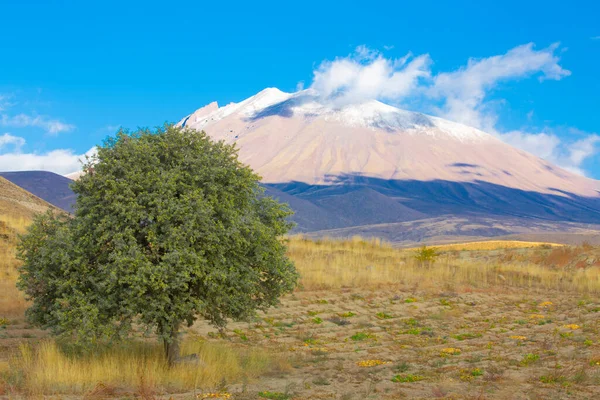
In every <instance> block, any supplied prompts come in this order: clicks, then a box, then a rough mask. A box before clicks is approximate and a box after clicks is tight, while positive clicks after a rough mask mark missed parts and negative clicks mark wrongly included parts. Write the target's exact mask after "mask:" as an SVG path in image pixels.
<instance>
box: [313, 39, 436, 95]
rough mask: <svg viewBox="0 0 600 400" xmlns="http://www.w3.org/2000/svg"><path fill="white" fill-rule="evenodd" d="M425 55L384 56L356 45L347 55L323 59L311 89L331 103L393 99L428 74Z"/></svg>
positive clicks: (426, 56) (411, 88) (428, 60)
mask: <svg viewBox="0 0 600 400" xmlns="http://www.w3.org/2000/svg"><path fill="white" fill-rule="evenodd" d="M429 64H430V58H429V55H427V54H425V55H421V56H418V57H413V56H412V54H410V53H409V54H408V55H406V56H405V57H403V58H400V59H386V58H384V57H383V56H382V55H381V54H379V53H378V52H376V51H373V50H370V49H369V48H367V47H365V46H359V47H357V49H356V52H355V53H354V54H352V55H350V56H349V57H345V58H337V59H335V60H334V61H325V62H323V63H321V65H320V66H319V67H318V68H317V69H316V70H315V71H314V78H313V82H312V85H311V89H313V90H315V91H316V92H317V93H318V94H319V95H320V96H321V98H322V99H323V101H326V102H329V103H331V104H332V105H334V106H343V105H345V104H351V103H357V102H361V101H364V100H370V99H384V100H396V99H399V98H402V97H404V96H406V95H409V94H411V92H413V90H414V89H416V88H417V86H418V82H419V80H420V79H425V78H428V77H429V76H430V70H429Z"/></svg>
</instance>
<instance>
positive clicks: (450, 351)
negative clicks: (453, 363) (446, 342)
mask: <svg viewBox="0 0 600 400" xmlns="http://www.w3.org/2000/svg"><path fill="white" fill-rule="evenodd" d="M460 353H461V351H460V349H456V348H454V347H447V348H445V349H442V354H449V355H453V354H460Z"/></svg>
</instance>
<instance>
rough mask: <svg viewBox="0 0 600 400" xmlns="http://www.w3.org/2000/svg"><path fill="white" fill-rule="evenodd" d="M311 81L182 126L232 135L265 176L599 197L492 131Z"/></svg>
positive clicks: (213, 108)
mask: <svg viewBox="0 0 600 400" xmlns="http://www.w3.org/2000/svg"><path fill="white" fill-rule="evenodd" d="M329 103H330V102H328V101H323V100H322V99H321V98H320V97H319V96H318V94H317V93H315V92H313V91H312V90H310V89H309V90H304V91H300V92H296V93H284V92H282V91H280V90H278V89H276V88H268V89H265V90H263V91H261V92H259V93H258V94H256V95H254V96H252V97H250V98H248V99H246V100H244V101H241V102H239V103H231V104H228V105H226V106H224V107H219V106H218V105H217V103H211V104H209V105H208V106H205V107H203V108H200V109H199V110H197V111H196V112H194V113H193V114H191V115H189V116H187V117H186V118H184V119H183V120H181V121H180V123H179V124H180V125H181V126H185V127H189V128H192V129H197V130H205V131H206V132H207V133H208V134H209V135H210V136H211V137H212V138H214V139H216V140H224V141H225V142H227V143H235V144H236V145H237V146H238V148H239V154H240V160H241V161H242V162H244V163H247V164H248V165H250V166H251V167H252V168H254V169H255V170H256V171H257V172H258V173H259V174H260V175H261V176H262V177H263V182H265V183H282V182H292V181H295V182H303V183H306V184H313V185H314V184H330V183H332V182H335V181H339V180H340V179H344V178H345V177H348V176H363V177H371V178H377V179H383V180H390V181H395V180H402V181H406V180H416V181H436V180H443V181H452V182H489V183H493V184H496V185H501V186H505V187H510V188H517V189H520V190H526V191H532V192H539V193H552V194H557V195H559V196H566V195H567V194H566V193H571V194H577V195H582V196H592V197H598V194H599V190H600V182H598V181H595V180H592V179H588V178H584V177H581V176H577V175H574V174H572V173H570V172H567V171H565V170H563V169H561V168H558V167H556V166H553V165H551V164H550V163H548V162H546V161H544V160H542V159H539V158H537V157H535V156H533V155H531V154H529V153H526V152H524V151H521V150H519V149H516V148H514V147H511V146H509V145H508V144H505V143H503V142H502V141H500V140H499V139H497V138H496V137H494V136H493V135H490V134H488V133H485V132H482V131H480V130H478V129H475V128H472V127H468V126H465V125H462V124H458V123H455V122H451V121H448V120H444V119H442V118H437V117H432V116H428V115H425V114H421V113H416V112H411V111H405V110H400V109H398V108H395V107H392V106H390V105H387V104H384V103H381V102H378V101H374V100H373V101H368V102H364V103H360V104H349V105H345V106H341V107H338V106H334V105H332V104H329Z"/></svg>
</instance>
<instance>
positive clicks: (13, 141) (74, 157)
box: [0, 133, 96, 175]
mask: <svg viewBox="0 0 600 400" xmlns="http://www.w3.org/2000/svg"><path fill="white" fill-rule="evenodd" d="M8 145H12V146H13V148H12V149H11V150H10V152H4V149H5V147H7V146H8ZM24 145H25V139H23V138H22V137H18V136H12V135H10V134H8V133H5V134H4V135H2V136H0V171H31V170H44V171H52V172H55V173H57V174H61V175H64V174H68V173H71V172H75V171H79V170H81V167H82V163H83V162H85V159H86V156H88V157H91V156H92V155H94V154H96V148H95V147H93V148H91V149H90V150H88V151H87V152H86V153H85V154H76V153H75V152H74V151H73V150H70V149H57V150H52V151H49V152H46V153H22V152H21V148H22V147H23V146H24Z"/></svg>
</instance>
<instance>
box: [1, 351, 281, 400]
mask: <svg viewBox="0 0 600 400" xmlns="http://www.w3.org/2000/svg"><path fill="white" fill-rule="evenodd" d="M192 353H194V354H197V355H198V356H199V358H200V362H199V363H198V364H193V363H186V364H183V363H182V364H180V365H177V366H175V367H173V368H168V366H167V365H166V363H165V360H164V357H163V353H162V347H161V346H159V345H158V344H153V343H141V342H136V343H128V344H127V345H119V346H113V347H110V348H109V347H107V348H104V349H102V350H99V351H96V352H94V353H92V354H91V355H87V356H81V355H79V356H77V355H67V354H66V353H65V352H64V351H62V350H61V349H60V348H59V346H57V344H56V343H55V342H53V341H49V340H48V341H43V342H41V343H40V344H39V345H38V346H37V347H35V348H32V347H30V346H28V345H21V347H20V354H19V356H15V357H14V358H13V359H12V360H11V361H10V364H11V365H10V372H9V373H8V374H7V373H5V377H6V381H7V382H15V383H17V384H18V385H19V386H21V388H23V389H25V390H26V391H27V392H29V393H30V394H59V393H86V392H89V391H91V390H93V389H94V388H96V389H97V388H98V385H101V387H103V388H104V389H105V390H106V388H110V389H128V390H131V389H137V390H138V391H148V390H151V391H153V392H163V391H169V392H174V391H175V392H177V391H191V390H194V389H197V390H200V388H202V389H204V390H207V389H210V388H214V387H216V386H218V385H219V384H220V383H222V382H229V383H231V382H242V381H246V380H251V379H253V378H256V377H258V376H260V375H261V374H264V373H265V372H267V371H272V370H279V371H282V370H287V369H289V368H290V367H289V366H288V364H287V363H286V362H285V361H283V360H282V359H281V358H278V357H277V356H274V355H273V354H270V353H268V352H266V351H264V350H259V349H252V348H249V347H242V346H233V345H231V344H224V343H209V342H204V341H200V340H197V339H187V340H186V341H184V343H183V346H182V354H192ZM0 381H1V379H0Z"/></svg>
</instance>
